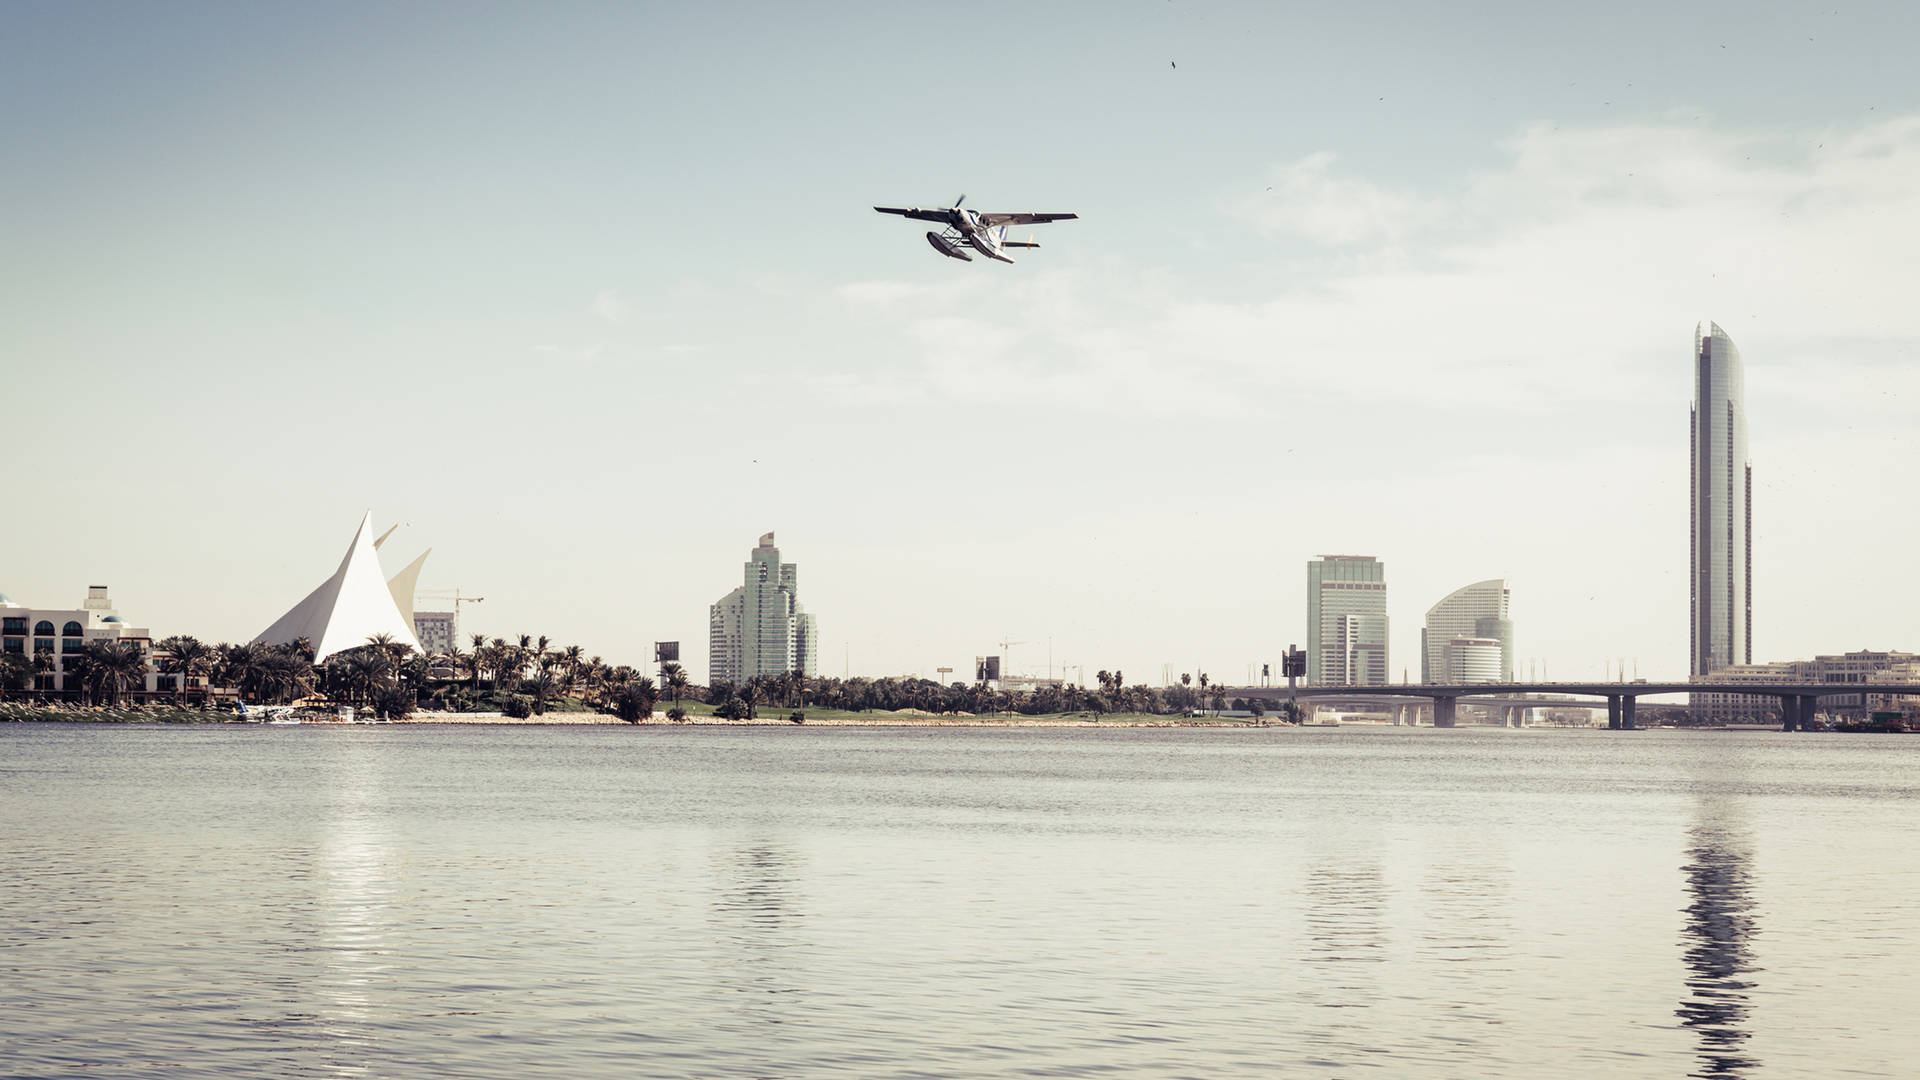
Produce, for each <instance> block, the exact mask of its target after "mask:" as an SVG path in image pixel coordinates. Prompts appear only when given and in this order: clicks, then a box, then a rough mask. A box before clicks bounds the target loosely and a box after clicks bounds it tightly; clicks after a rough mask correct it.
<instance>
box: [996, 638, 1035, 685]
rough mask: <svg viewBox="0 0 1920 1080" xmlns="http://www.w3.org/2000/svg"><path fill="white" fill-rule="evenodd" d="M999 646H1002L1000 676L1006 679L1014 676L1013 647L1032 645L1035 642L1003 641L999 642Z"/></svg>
mask: <svg viewBox="0 0 1920 1080" xmlns="http://www.w3.org/2000/svg"><path fill="white" fill-rule="evenodd" d="M997 644H998V645H999V646H1000V675H1001V677H1003V678H1004V677H1006V676H1008V675H1011V674H1013V647H1014V646H1015V645H1031V644H1033V642H1031V641H1001V642H997Z"/></svg>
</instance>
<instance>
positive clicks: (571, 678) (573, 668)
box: [560, 645, 586, 693]
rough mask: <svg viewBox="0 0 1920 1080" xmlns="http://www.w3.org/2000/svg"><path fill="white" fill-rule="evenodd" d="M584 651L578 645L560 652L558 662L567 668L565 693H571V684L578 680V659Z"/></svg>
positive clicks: (570, 646)
mask: <svg viewBox="0 0 1920 1080" xmlns="http://www.w3.org/2000/svg"><path fill="white" fill-rule="evenodd" d="M585 652H586V650H585V649H582V648H581V647H580V646H578V645H569V646H567V647H566V648H564V649H561V650H560V661H561V663H563V664H565V665H566V666H567V692H568V693H572V692H573V684H574V682H575V681H576V680H578V679H579V678H580V658H581V655H582V654H583V653H585Z"/></svg>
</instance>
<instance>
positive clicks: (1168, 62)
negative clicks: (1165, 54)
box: [1167, 60, 1180, 68]
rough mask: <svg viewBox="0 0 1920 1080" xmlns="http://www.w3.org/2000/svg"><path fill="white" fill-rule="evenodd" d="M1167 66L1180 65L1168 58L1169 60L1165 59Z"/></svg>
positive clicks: (1175, 66) (1174, 66)
mask: <svg viewBox="0 0 1920 1080" xmlns="http://www.w3.org/2000/svg"><path fill="white" fill-rule="evenodd" d="M1167 66H1168V67H1170V68H1177V67H1179V66H1180V65H1179V64H1176V63H1174V62H1173V61H1171V60H1169V61H1167Z"/></svg>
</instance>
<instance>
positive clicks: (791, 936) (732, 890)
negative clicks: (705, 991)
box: [712, 841, 808, 1024]
mask: <svg viewBox="0 0 1920 1080" xmlns="http://www.w3.org/2000/svg"><path fill="white" fill-rule="evenodd" d="M715 866H716V869H718V870H719V871H720V887H719V889H718V890H717V891H716V894H715V896H714V902H713V909H712V917H713V920H714V923H715V927H716V930H718V931H719V933H718V935H717V936H718V939H719V940H723V941H726V942H728V943H730V945H731V949H730V950H729V951H730V952H731V961H732V962H731V963H729V964H726V965H724V966H723V967H722V968H721V969H720V970H719V971H717V972H716V975H717V976H718V981H719V983H720V985H722V986H723V987H725V988H727V989H730V990H733V991H736V992H738V993H740V994H742V995H744V996H743V997H741V998H739V999H738V1007H739V1008H740V1010H741V1013H742V1015H743V1016H744V1017H745V1018H746V1019H747V1020H748V1021H749V1022H753V1023H772V1024H778V1023H781V1022H782V1021H783V1019H784V1016H783V1015H782V1013H780V1012H779V1011H778V1008H777V1007H776V1002H777V1001H778V998H777V995H783V994H797V993H800V992H802V990H803V986H802V981H801V980H802V978H803V976H802V972H803V967H802V962H801V960H800V958H799V955H798V954H800V953H802V952H804V951H805V949H806V948H807V946H808V942H807V939H806V938H805V937H804V936H802V935H801V934H800V927H801V924H802V923H803V922H804V921H805V919H806V913H805V912H804V911H803V910H802V909H801V907H800V904H799V893H798V889H799V879H800V876H801V874H802V873H803V872H804V866H805V863H804V860H803V859H802V858H801V856H800V855H799V854H797V853H796V852H795V851H793V850H792V849H791V848H789V847H786V846H784V845H782V844H778V843H772V842H766V841H762V842H757V843H751V844H748V845H745V846H743V847H738V848H730V849H728V850H726V851H724V852H723V853H719V854H717V855H716V857H715Z"/></svg>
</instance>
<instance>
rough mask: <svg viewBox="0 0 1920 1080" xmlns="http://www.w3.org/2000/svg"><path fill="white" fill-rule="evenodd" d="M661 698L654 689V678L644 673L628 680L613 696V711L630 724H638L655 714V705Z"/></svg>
mask: <svg viewBox="0 0 1920 1080" xmlns="http://www.w3.org/2000/svg"><path fill="white" fill-rule="evenodd" d="M659 700H660V695H659V693H658V692H656V691H655V690H654V687H653V680H652V679H649V678H647V677H646V676H644V675H642V676H639V677H637V678H634V679H630V680H628V681H627V682H626V683H625V684H623V685H622V686H621V687H620V691H619V693H617V694H615V695H614V696H613V711H614V714H615V715H617V716H619V717H620V719H622V720H625V721H626V722H627V723H629V724H637V723H639V722H640V721H642V720H645V719H646V718H647V717H649V716H652V715H653V706H654V705H655V704H656V703H657V702H658V701H659Z"/></svg>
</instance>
